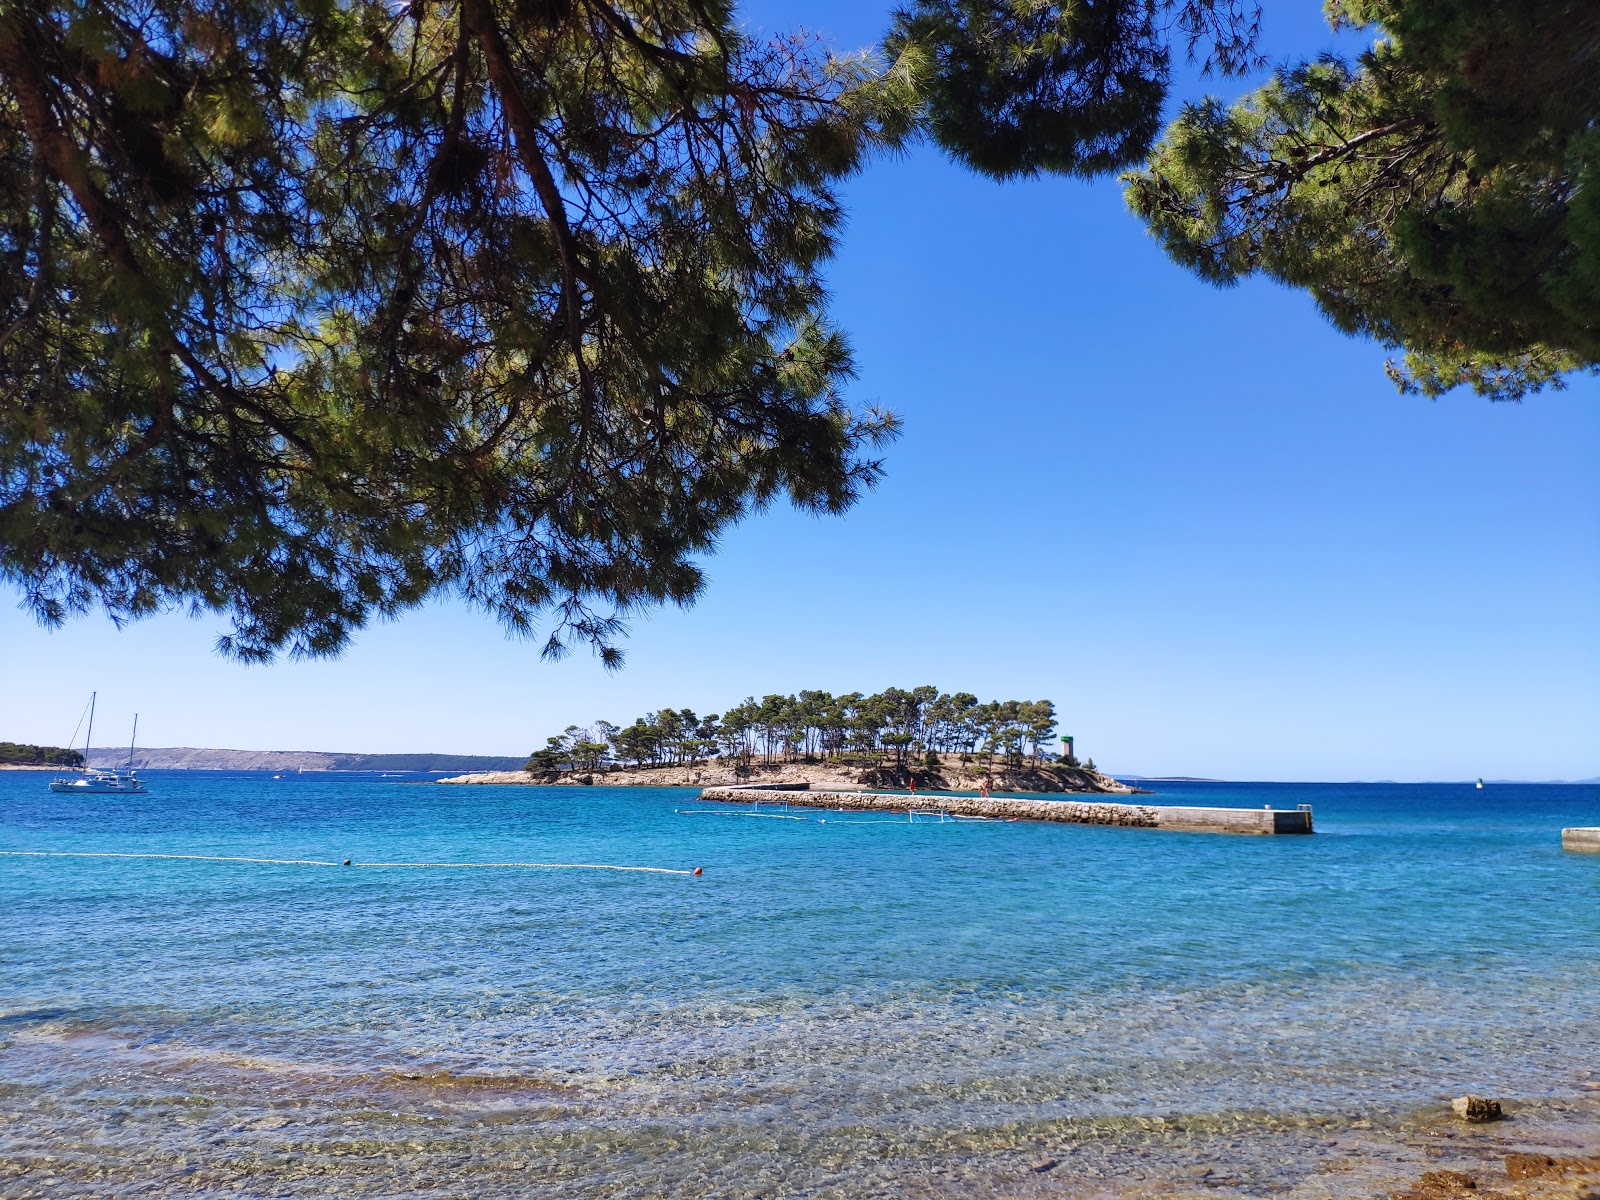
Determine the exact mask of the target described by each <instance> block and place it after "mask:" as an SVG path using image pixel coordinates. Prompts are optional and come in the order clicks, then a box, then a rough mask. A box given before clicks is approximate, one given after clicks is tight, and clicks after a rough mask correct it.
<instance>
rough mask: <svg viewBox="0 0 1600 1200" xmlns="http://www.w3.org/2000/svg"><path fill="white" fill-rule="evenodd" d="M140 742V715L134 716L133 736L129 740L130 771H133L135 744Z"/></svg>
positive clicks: (135, 714)
mask: <svg viewBox="0 0 1600 1200" xmlns="http://www.w3.org/2000/svg"><path fill="white" fill-rule="evenodd" d="M138 740H139V714H138V713H134V714H133V734H132V735H131V736H130V737H129V738H128V770H130V771H131V770H133V744H134V743H135V742H137V741H138Z"/></svg>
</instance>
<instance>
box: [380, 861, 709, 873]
mask: <svg viewBox="0 0 1600 1200" xmlns="http://www.w3.org/2000/svg"><path fill="white" fill-rule="evenodd" d="M351 865H352V866H357V867H411V868H413V869H421V868H428V869H432V870H451V871H453V870H458V869H462V868H466V867H480V868H483V867H520V868H523V869H524V870H529V871H646V872H648V873H650V874H652V875H694V874H696V872H694V871H684V870H679V869H677V868H674V867H619V866H614V865H613V864H611V863H540V862H493V863H478V862H358V863H352V864H351Z"/></svg>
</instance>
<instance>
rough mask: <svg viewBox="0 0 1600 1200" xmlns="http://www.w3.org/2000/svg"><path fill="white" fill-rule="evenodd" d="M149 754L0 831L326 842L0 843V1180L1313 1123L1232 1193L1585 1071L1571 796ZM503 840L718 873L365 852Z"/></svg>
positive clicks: (1082, 1141)
mask: <svg viewBox="0 0 1600 1200" xmlns="http://www.w3.org/2000/svg"><path fill="white" fill-rule="evenodd" d="M150 778H151V782H152V791H151V792H150V794H148V795H146V796H138V797H89V798H72V797H60V796H54V795H51V794H50V793H48V792H47V791H46V788H45V785H46V782H47V779H48V777H47V776H44V775H39V774H33V773H22V772H6V773H0V850H43V851H68V850H70V851H80V852H81V851H112V852H121V853H140V852H144V853H162V854H201V855H243V856H252V857H266V858H307V859H319V860H333V861H337V860H342V859H344V858H346V857H350V858H352V859H353V860H354V861H355V863H356V864H358V865H357V866H355V867H351V868H344V867H328V866H272V865H262V864H241V863H222V862H203V861H171V860H159V859H140V860H130V859H74V858H15V857H0V906H3V912H4V914H5V915H4V925H3V928H4V931H5V932H4V934H3V936H0V1155H3V1156H4V1157H3V1159H0V1165H3V1166H4V1167H5V1171H6V1172H7V1173H0V1185H4V1184H5V1182H6V1180H8V1179H9V1180H10V1186H9V1189H8V1190H7V1189H6V1188H4V1187H0V1190H5V1191H6V1194H17V1195H24V1194H27V1195H33V1194H39V1195H44V1194H52V1195H53V1194H62V1195H65V1194H73V1195H77V1194H84V1195H89V1194H107V1195H109V1194H128V1195H157V1194H168V1193H170V1194H207V1195H241V1196H243V1195H276V1194H286V1195H299V1194H316V1193H319V1192H320V1191H322V1190H326V1189H328V1188H336V1190H338V1191H340V1192H341V1193H343V1194H374V1195H378V1194H382V1195H394V1194H418V1195H422V1194H427V1195H433V1194H438V1195H457V1194H473V1195H528V1194H534V1193H536V1192H537V1193H539V1194H543V1192H544V1191H548V1192H549V1194H552V1195H556V1194H573V1193H574V1192H575V1191H581V1192H583V1193H585V1194H593V1195H638V1196H653V1195H673V1196H708V1195H719V1196H720V1195H747V1194H748V1195H773V1194H781V1195H797V1196H798V1195H860V1194H871V1193H875V1192H880V1191H881V1192H883V1193H884V1194H897V1195H898V1194H917V1195H922V1194H928V1195H968V1194H973V1195H976V1194H999V1192H1000V1191H1003V1190H1005V1188H1002V1187H1001V1186H1000V1184H999V1183H997V1182H996V1180H998V1179H1001V1177H1002V1176H1004V1170H1003V1169H1001V1168H999V1167H997V1166H996V1164H997V1163H1001V1164H1002V1166H1003V1162H1004V1161H1009V1160H1005V1156H1006V1155H1008V1154H1009V1155H1011V1156H1012V1157H1013V1158H1014V1157H1016V1156H1017V1155H1023V1156H1026V1155H1028V1154H1030V1153H1035V1152H1042V1151H1041V1150H1040V1148H1041V1147H1042V1148H1044V1150H1047V1151H1049V1152H1050V1153H1052V1154H1057V1155H1059V1154H1065V1153H1070V1152H1072V1151H1074V1150H1075V1149H1077V1148H1079V1147H1081V1146H1085V1145H1104V1146H1110V1147H1112V1148H1114V1149H1129V1148H1131V1149H1133V1150H1136V1151H1137V1152H1138V1153H1139V1154H1140V1155H1141V1156H1142V1157H1141V1159H1140V1161H1141V1163H1142V1164H1144V1165H1143V1166H1142V1167H1141V1168H1140V1169H1139V1170H1138V1171H1133V1172H1132V1174H1133V1176H1134V1177H1139V1176H1140V1175H1141V1173H1143V1172H1154V1173H1155V1174H1157V1175H1159V1174H1160V1173H1161V1172H1162V1171H1171V1170H1177V1169H1179V1168H1180V1166H1181V1164H1182V1163H1183V1162H1184V1161H1186V1156H1190V1157H1192V1156H1193V1155H1194V1154H1195V1153H1198V1152H1199V1150H1197V1147H1200V1148H1203V1146H1202V1143H1204V1145H1211V1143H1212V1142H1214V1141H1215V1140H1216V1139H1223V1141H1222V1142H1221V1143H1220V1144H1221V1145H1224V1146H1231V1147H1233V1149H1234V1151H1235V1155H1234V1157H1236V1158H1237V1157H1240V1156H1241V1155H1243V1156H1245V1157H1248V1154H1246V1153H1245V1151H1244V1150H1242V1149H1241V1148H1240V1146H1239V1143H1238V1142H1237V1141H1233V1142H1229V1141H1227V1140H1226V1139H1228V1138H1230V1137H1236V1136H1237V1135H1238V1134H1239V1132H1240V1131H1257V1132H1259V1131H1260V1130H1262V1129H1275V1130H1280V1131H1299V1132H1298V1133H1296V1134H1294V1136H1293V1137H1291V1138H1290V1139H1289V1140H1286V1141H1281V1142H1280V1143H1278V1144H1277V1146H1276V1148H1275V1149H1274V1150H1273V1151H1272V1153H1271V1154H1270V1155H1268V1156H1267V1157H1268V1158H1271V1159H1272V1161H1273V1162H1277V1163H1278V1164H1279V1166H1277V1167H1272V1168H1270V1169H1269V1167H1268V1166H1266V1165H1261V1164H1257V1165H1256V1166H1253V1167H1251V1168H1250V1171H1257V1172H1258V1173H1257V1174H1250V1172H1249V1171H1247V1172H1246V1174H1247V1176H1248V1178H1249V1179H1251V1180H1253V1181H1255V1182H1260V1178H1259V1171H1261V1170H1264V1171H1267V1174H1268V1175H1270V1174H1271V1172H1272V1171H1273V1170H1281V1171H1289V1172H1290V1173H1291V1174H1292V1173H1293V1171H1294V1170H1295V1169H1297V1167H1296V1164H1297V1163H1298V1164H1299V1166H1300V1167H1304V1165H1305V1163H1306V1162H1308V1161H1309V1160H1310V1159H1311V1158H1314V1157H1315V1156H1316V1155H1317V1154H1323V1153H1326V1150H1325V1149H1321V1150H1319V1149H1318V1148H1317V1147H1318V1145H1319V1144H1320V1143H1318V1142H1317V1141H1316V1135H1317V1134H1318V1132H1319V1131H1322V1132H1325V1131H1326V1129H1327V1128H1328V1127H1330V1122H1331V1123H1333V1124H1335V1125H1337V1124H1339V1123H1341V1122H1342V1123H1345V1124H1348V1122H1349V1121H1351V1120H1353V1119H1355V1118H1357V1117H1365V1118H1368V1119H1376V1120H1378V1121H1380V1122H1382V1121H1384V1120H1390V1121H1392V1122H1400V1123H1403V1122H1405V1121H1406V1120H1409V1119H1411V1118H1412V1117H1413V1116H1414V1115H1415V1114H1418V1113H1426V1112H1429V1111H1432V1109H1433V1108H1434V1107H1436V1106H1437V1105H1438V1104H1439V1103H1440V1102H1441V1101H1442V1100H1447V1099H1448V1098H1449V1097H1450V1096H1453V1095H1458V1094H1460V1093H1461V1092H1462V1091H1464V1090H1467V1089H1468V1088H1469V1087H1470V1088H1472V1089H1473V1090H1477V1091H1480V1092H1489V1093H1493V1094H1497V1095H1503V1096H1506V1097H1508V1098H1520V1099H1522V1100H1523V1101H1524V1102H1525V1103H1528V1104H1530V1105H1535V1106H1537V1105H1538V1104H1541V1103H1546V1102H1550V1103H1556V1104H1557V1105H1558V1106H1559V1104H1561V1103H1564V1102H1565V1101H1564V1098H1570V1097H1578V1096H1582V1095H1584V1094H1585V1092H1584V1088H1583V1085H1584V1083H1585V1082H1590V1081H1591V1080H1590V1077H1589V1072H1590V1071H1591V1070H1592V1069H1594V1067H1595V1065H1596V1064H1595V1060H1594V1056H1593V1051H1592V1046H1593V1044H1594V1039H1595V1033H1596V1031H1597V1030H1600V856H1593V855H1578V854H1571V853H1564V852H1563V851H1562V850H1561V849H1560V846H1559V836H1558V835H1559V830H1560V828H1561V827H1562V826H1563V825H1573V824H1600V788H1595V787H1539V786H1503V787H1493V786H1491V787H1489V788H1486V789H1485V790H1484V791H1482V792H1478V791H1475V790H1473V789H1471V788H1470V787H1462V786H1459V785H1448V786H1438V785H1427V786H1423V785H1415V786H1413V785H1282V784H1278V785H1266V784H1216V785H1210V784H1166V785H1160V786H1161V789H1162V790H1161V792H1160V794H1158V795H1157V796H1155V797H1153V800H1154V801H1155V802H1158V803H1161V802H1165V803H1201V804H1237V805H1240V806H1248V807H1259V806H1261V805H1262V804H1271V805H1273V806H1274V807H1284V806H1289V807H1292V806H1293V805H1294V804H1296V803H1310V804H1313V805H1314V806H1315V809H1316V816H1317V828H1318V833H1317V834H1316V836H1314V837H1309V838H1299V837H1276V838H1272V837H1257V838H1252V837H1229V836H1219V835H1204V834H1178V833H1168V832H1161V831H1152V830H1135V829H1098V828H1087V827H1075V826H1054V825H1051V826H1046V825H1030V824H1020V823H1018V824H1012V823H1001V822H966V821H961V822H955V821H952V822H945V823H939V822H937V821H919V822H916V823H908V822H907V821H906V820H904V819H903V818H898V819H897V818H892V817H883V816H875V815H871V814H850V815H848V816H846V815H843V814H839V815H832V814H827V813H818V812H814V811H808V812H804V813H800V812H798V811H797V812H796V813H795V814H791V815H793V816H795V817H799V818H803V819H782V818H781V817H779V816H777V815H772V816H768V817H760V818H756V817H746V816H740V815H737V814H736V813H734V812H733V811H732V810H728V809H718V810H716V811H705V810H706V809H707V808H708V807H710V806H706V805H701V804H698V803H696V801H695V798H694V793H693V792H691V791H687V790H671V789H660V790H645V789H630V790H620V789H617V790H613V789H598V788H597V789H549V788H487V787H435V786H424V785H420V784H417V783H411V782H405V781H399V780H395V779H378V778H374V777H351V776H311V775H305V776H292V777H289V778H286V779H283V780H272V779H270V778H267V777H263V776H260V775H231V774H212V773H203V774H202V773H183V772H170V773H163V772H154V773H151V776H150ZM683 810H694V811H683ZM512 860H515V861H540V862H566V863H609V864H621V865H641V866H655V867H667V868H676V869H688V868H692V867H695V866H700V867H703V868H704V871H705V873H704V875H703V876H701V877H699V878H695V877H689V876H682V875H656V874H645V873H617V872H607V871H577V870H573V871H567V870H562V871H531V870H519V869H495V870H469V869H451V870H445V869H416V870H412V869H403V868H372V867H362V866H360V865H359V864H361V863H371V862H376V861H429V862H439V861H448V862H464V861H476V862H503V861H512ZM1530 1111H1531V1110H1530ZM1286 1136H1287V1135H1286ZM1207 1139H1210V1141H1208V1140H1207ZM1208 1152H1209V1151H1208ZM1019 1161H1020V1160H1019ZM1263 1162H1265V1160H1263ZM1085 1170H1086V1171H1087V1172H1088V1174H1089V1175H1094V1174H1095V1172H1097V1171H1102V1172H1104V1173H1108V1174H1114V1172H1113V1171H1112V1170H1111V1168H1110V1167H1106V1166H1104V1165H1102V1166H1100V1167H1086V1168H1085ZM1130 1170H1131V1169H1130ZM997 1171H998V1172H999V1173H998V1174H997V1173H996V1172H997ZM1127 1174H1128V1171H1124V1175H1127ZM465 1177H470V1180H471V1183H470V1186H467V1184H465V1183H463V1179H464V1178H465ZM1045 1178H1046V1177H1045V1176H1040V1177H1039V1180H1034V1181H1032V1182H1030V1179H1031V1177H1030V1176H1028V1173H1027V1171H1026V1169H1025V1168H1022V1167H1019V1168H1018V1175H1017V1181H1014V1182H1015V1187H1014V1188H1013V1189H1012V1190H1016V1189H1024V1190H1025V1188H1026V1187H1032V1186H1040V1187H1042V1186H1044V1182H1043V1180H1044V1179H1045ZM1060 1178H1062V1175H1061V1173H1059V1172H1055V1173H1052V1174H1051V1175H1050V1176H1049V1179H1051V1180H1057V1179H1060ZM908 1181H909V1182H908ZM1011 1186H1012V1185H1011V1184H1007V1185H1006V1187H1011ZM918 1189H920V1190H918ZM1008 1194H1009V1193H1008Z"/></svg>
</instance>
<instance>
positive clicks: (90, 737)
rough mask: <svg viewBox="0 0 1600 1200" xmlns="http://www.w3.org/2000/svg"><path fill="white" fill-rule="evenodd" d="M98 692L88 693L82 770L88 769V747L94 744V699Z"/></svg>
mask: <svg viewBox="0 0 1600 1200" xmlns="http://www.w3.org/2000/svg"><path fill="white" fill-rule="evenodd" d="M99 694H100V693H99V692H90V693H89V732H88V733H86V734H84V735H83V769H84V770H85V771H87V770H88V769H89V747H90V746H92V745H93V744H94V698H95V697H96V696H98V695H99Z"/></svg>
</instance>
